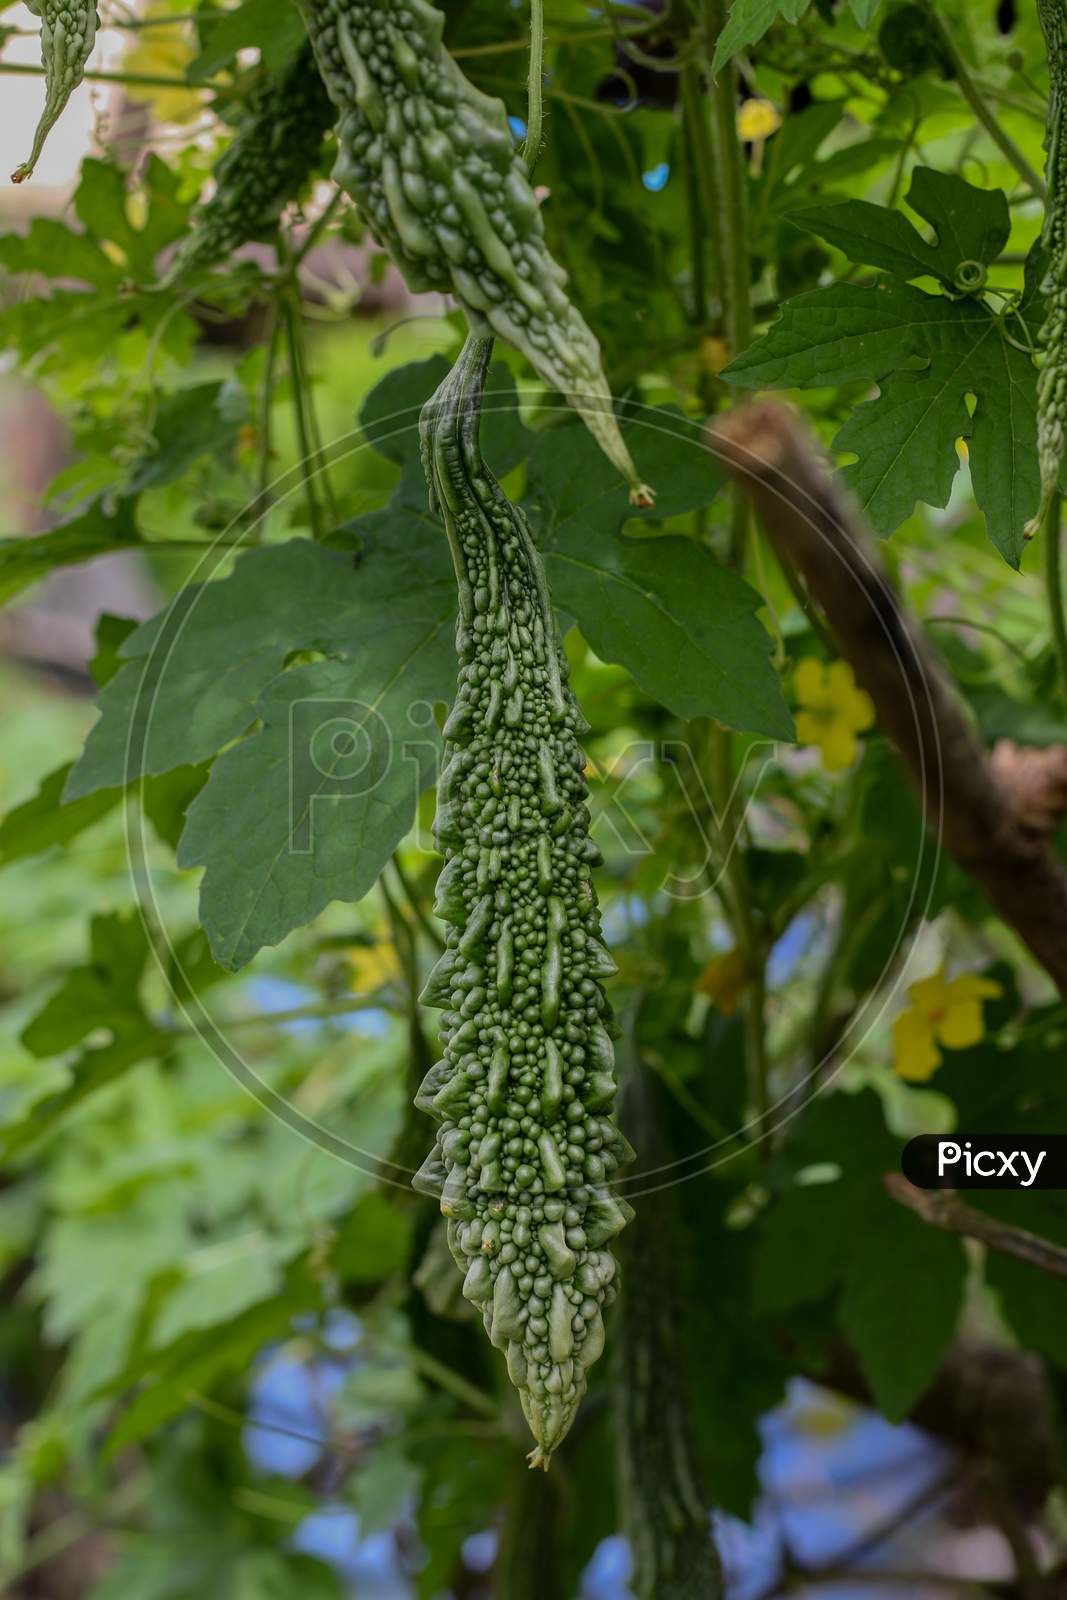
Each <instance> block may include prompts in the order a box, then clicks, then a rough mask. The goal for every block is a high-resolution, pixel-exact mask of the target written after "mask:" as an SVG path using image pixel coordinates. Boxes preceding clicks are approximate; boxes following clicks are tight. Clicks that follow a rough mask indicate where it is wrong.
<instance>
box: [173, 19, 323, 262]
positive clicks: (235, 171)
mask: <svg viewBox="0 0 1067 1600" xmlns="http://www.w3.org/2000/svg"><path fill="white" fill-rule="evenodd" d="M334 116H335V112H334V108H333V102H332V101H331V100H330V97H329V95H328V94H327V93H326V86H325V84H324V83H323V81H322V78H321V77H320V75H319V69H318V67H317V66H316V65H315V57H314V54H313V53H312V50H311V47H310V46H309V45H308V46H305V47H304V48H303V49H301V50H300V51H298V52H297V54H296V55H295V56H294V57H293V59H292V61H291V62H290V63H289V64H288V65H287V66H286V67H284V68H283V69H282V71H281V72H279V73H277V74H275V75H273V76H271V77H269V78H267V79H265V80H264V81H263V82H261V83H260V84H258V85H257V86H256V88H255V89H254V90H253V91H252V94H251V95H250V96H249V101H248V111H247V114H246V116H245V117H244V119H243V121H242V123H241V126H240V127H239V129H238V131H237V133H236V134H235V136H234V138H233V140H232V141H231V143H230V144H229V145H228V146H227V147H226V150H225V152H224V153H223V155H222V157H221V159H220V161H219V163H218V166H217V167H216V168H215V193H214V194H213V195H212V197H211V199H210V200H208V201H207V202H206V204H205V205H203V206H200V207H199V208H198V209H197V211H196V212H195V213H194V215H193V219H192V232H191V233H190V234H189V235H188V237H187V238H185V239H184V240H183V241H182V244H181V245H180V247H179V249H178V250H177V252H176V253H175V256H174V260H173V261H172V262H171V264H170V267H169V268H168V270H167V273H166V275H165V277H164V280H163V285H164V287H169V286H170V285H171V284H173V283H175V282H177V281H178V279H180V278H183V277H185V276H186V275H187V274H188V273H190V272H197V271H200V270H202V269H203V268H205V267H210V266H212V265H213V264H214V263H215V262H216V261H221V260H223V259H224V258H225V257H226V256H229V255H232V253H233V252H234V251H235V250H237V249H239V248H240V246H241V245H243V244H248V243H249V242H250V241H251V240H253V239H264V238H269V237H270V235H271V234H272V233H273V232H274V230H275V228H276V227H277V225H278V218H279V216H280V215H281V213H282V209H283V207H284V206H285V205H286V204H287V203H288V202H289V201H290V200H294V199H296V198H297V197H298V196H299V195H300V193H301V191H302V190H303V189H304V188H305V186H306V185H307V183H308V181H309V179H310V178H311V175H312V173H313V172H314V171H315V169H316V167H317V166H318V164H319V161H320V159H321V156H322V147H323V141H324V140H325V137H326V133H327V131H328V129H329V128H330V127H331V126H332V124H333V120H334Z"/></svg>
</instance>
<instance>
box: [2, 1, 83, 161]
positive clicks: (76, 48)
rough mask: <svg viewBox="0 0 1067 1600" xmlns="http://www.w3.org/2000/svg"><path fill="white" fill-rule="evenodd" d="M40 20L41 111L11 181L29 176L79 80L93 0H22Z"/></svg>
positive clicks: (80, 78) (80, 79)
mask: <svg viewBox="0 0 1067 1600" xmlns="http://www.w3.org/2000/svg"><path fill="white" fill-rule="evenodd" d="M26 4H27V5H28V6H29V8H30V10H31V11H32V12H33V14H34V15H35V16H38V17H40V19H41V63H42V65H43V67H44V72H45V78H44V110H43V111H42V112H41V120H40V121H39V122H38V124H37V130H36V132H35V133H34V136H33V145H32V148H31V149H30V153H29V156H28V157H27V159H26V160H25V161H23V162H22V163H21V165H19V166H17V167H16V168H15V170H14V172H13V173H12V174H11V181H12V183H23V182H24V181H25V180H26V179H27V178H28V177H30V176H31V174H32V172H33V169H34V167H35V166H36V165H37V161H38V158H39V156H40V154H41V151H42V149H43V148H44V142H45V140H46V139H47V137H48V135H49V133H50V132H51V130H52V129H53V128H54V127H55V125H56V123H57V122H58V121H59V118H60V115H61V114H62V111H63V107H64V106H65V105H66V103H67V101H68V100H69V99H70V97H71V95H72V94H73V93H74V90H75V89H76V88H77V87H78V85H79V83H81V81H82V73H83V72H84V71H85V63H86V62H87V61H88V59H89V56H90V55H91V53H92V48H93V43H94V41H95V39H96V24H97V20H98V19H97V15H96V5H95V4H94V0H87V3H86V0H26Z"/></svg>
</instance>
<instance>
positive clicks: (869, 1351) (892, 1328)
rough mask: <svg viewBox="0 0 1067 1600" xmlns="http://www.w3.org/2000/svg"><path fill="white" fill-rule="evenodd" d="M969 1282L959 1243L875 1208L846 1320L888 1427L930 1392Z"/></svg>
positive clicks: (900, 1212) (892, 1209) (850, 1277)
mask: <svg viewBox="0 0 1067 1600" xmlns="http://www.w3.org/2000/svg"><path fill="white" fill-rule="evenodd" d="M966 1276H967V1262H966V1257H965V1256H964V1253H963V1248H962V1245H961V1243H960V1241H959V1240H958V1239H953V1238H951V1237H950V1236H949V1235H948V1234H944V1233H940V1232H938V1230H937V1229H936V1228H931V1227H929V1226H928V1225H927V1224H926V1223H924V1222H922V1221H920V1219H919V1218H918V1217H916V1216H914V1215H913V1214H912V1213H911V1212H910V1211H906V1210H905V1209H904V1208H903V1207H902V1206H897V1205H893V1204H892V1203H891V1202H889V1201H888V1200H887V1201H886V1202H885V1204H884V1205H882V1206H878V1207H872V1208H871V1212H870V1219H869V1222H868V1225H867V1227H866V1228H865V1229H864V1236H863V1248H862V1250H860V1251H858V1252H857V1253H856V1255H854V1256H853V1258H852V1262H851V1265H850V1269H849V1271H848V1273H847V1275H846V1278H845V1286H844V1292H843V1294H842V1297H841V1307H840V1317H841V1326H842V1328H843V1329H844V1331H845V1333H846V1334H847V1335H848V1337H849V1338H850V1340H851V1341H852V1344H853V1346H854V1347H855V1350H856V1354H857V1355H858V1356H859V1359H860V1365H861V1366H862V1368H863V1372H864V1375H865V1377H866V1378H867V1381H868V1383H869V1384H870V1386H871V1393H872V1394H873V1396H874V1399H875V1402H876V1404H877V1405H878V1408H879V1410H880V1411H881V1412H882V1414H883V1415H884V1416H886V1417H888V1419H889V1420H890V1422H900V1421H902V1420H903V1419H904V1417H906V1416H907V1414H908V1412H909V1411H910V1410H911V1408H912V1406H913V1405H914V1404H915V1402H916V1401H917V1400H918V1399H920V1397H921V1396H922V1395H923V1393H924V1392H925V1391H926V1389H927V1388H928V1387H929V1385H930V1383H931V1381H932V1379H933V1377H934V1374H935V1373H936V1371H937V1367H938V1364H939V1362H940V1360H941V1358H942V1356H943V1355H944V1353H945V1350H946V1348H947V1346H948V1344H949V1341H950V1340H951V1338H952V1335H953V1333H954V1332H955V1329H956V1323H957V1321H958V1319H959V1315H960V1310H961V1307H962V1302H963V1285H964V1280H965V1278H966Z"/></svg>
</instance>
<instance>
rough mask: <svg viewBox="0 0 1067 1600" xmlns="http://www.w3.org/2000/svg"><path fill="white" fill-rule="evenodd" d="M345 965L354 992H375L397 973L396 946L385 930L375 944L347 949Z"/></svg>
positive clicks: (359, 945) (358, 945)
mask: <svg viewBox="0 0 1067 1600" xmlns="http://www.w3.org/2000/svg"><path fill="white" fill-rule="evenodd" d="M345 965H346V966H347V967H348V971H349V985H350V987H351V989H352V991H353V993H354V994H374V992H375V991H376V990H377V989H381V988H383V987H384V986H385V984H387V983H389V982H391V980H392V979H393V978H395V977H396V975H397V966H396V946H395V945H394V944H393V942H392V940H391V939H390V938H389V936H388V934H387V933H385V932H384V930H383V931H382V932H381V934H380V936H379V938H378V940H377V942H376V943H375V944H370V945H367V944H357V945H353V946H352V948H351V950H347V951H346V952H345Z"/></svg>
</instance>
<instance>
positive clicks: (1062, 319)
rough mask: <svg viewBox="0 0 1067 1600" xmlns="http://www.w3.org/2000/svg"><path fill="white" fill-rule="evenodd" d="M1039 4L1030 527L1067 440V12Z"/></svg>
mask: <svg viewBox="0 0 1067 1600" xmlns="http://www.w3.org/2000/svg"><path fill="white" fill-rule="evenodd" d="M1037 10H1038V15H1039V17H1040V18H1041V27H1042V29H1043V31H1044V34H1045V43H1046V45H1047V46H1048V67H1049V105H1048V132H1047V134H1046V137H1045V149H1046V160H1045V175H1046V181H1047V183H1048V199H1047V200H1046V203H1045V230H1044V245H1045V248H1046V250H1047V251H1048V275H1047V277H1046V280H1045V289H1046V292H1047V294H1048V309H1047V311H1046V315H1045V324H1044V327H1043V328H1042V330H1041V343H1042V345H1043V346H1044V351H1045V356H1044V363H1043V365H1042V367H1041V371H1040V372H1039V373H1038V378H1037V454H1038V461H1039V463H1040V466H1041V505H1040V509H1039V510H1038V513H1037V515H1036V517H1035V518H1034V519H1033V522H1032V523H1031V524H1030V527H1029V529H1028V531H1029V532H1033V531H1035V530H1036V528H1037V527H1038V525H1039V524H1040V523H1041V521H1042V520H1043V518H1044V516H1045V513H1046V512H1047V510H1048V508H1049V504H1050V502H1051V500H1052V496H1053V495H1054V494H1055V493H1056V487H1057V484H1058V482H1059V476H1060V466H1061V464H1062V462H1063V455H1064V446H1065V445H1067V128H1065V124H1067V13H1065V10H1064V3H1063V0H1038V7H1037ZM1057 537H1058V534H1057Z"/></svg>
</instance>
